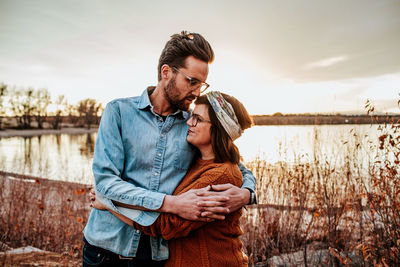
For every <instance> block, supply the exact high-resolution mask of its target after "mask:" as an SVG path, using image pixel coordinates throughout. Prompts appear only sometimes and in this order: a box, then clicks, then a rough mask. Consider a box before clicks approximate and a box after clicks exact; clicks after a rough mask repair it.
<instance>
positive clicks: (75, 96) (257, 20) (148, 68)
mask: <svg viewBox="0 0 400 267" xmlns="http://www.w3.org/2000/svg"><path fill="white" fill-rule="evenodd" d="M181 30H188V31H193V32H198V33H201V34H202V35H203V36H204V37H205V38H206V39H207V40H208V41H209V42H210V44H211V45H212V47H213V49H214V52H215V55H216V57H215V61H214V63H212V64H211V65H210V73H209V76H208V80H207V82H208V83H209V84H210V85H211V89H212V90H220V91H223V92H225V93H228V94H231V95H233V96H235V97H237V98H238V99H239V100H241V101H242V102H243V103H244V104H245V106H246V107H247V109H248V111H249V113H251V114H272V113H275V112H282V113H304V112H310V113H314V112H320V113H337V112H341V113H346V112H357V113H365V111H364V109H363V107H364V103H365V101H366V100H367V99H371V100H372V102H373V103H374V105H375V106H376V109H377V110H378V111H380V112H399V111H400V109H399V108H398V107H397V100H398V99H399V93H400V0H396V1H394V0H393V1H390V0H388V1H386V0H381V1H376V0H357V1H353V0H335V1H327V0H298V1H288V0H279V1H270V0H257V1H233V0H224V1H216V0H214V1H209V0H204V1H173V0H169V1H156V0H154V1H133V0H132V1H105V0H68V1H67V0H59V1H56V0H47V1H44V0H38V1H30V0H25V1H22V0H0V83H1V82H3V83H5V84H8V85H14V86H17V87H28V86H29V87H33V88H36V89H39V88H47V89H48V90H49V91H50V92H51V94H52V97H53V98H55V97H56V96H57V95H60V94H64V95H65V96H66V97H67V99H68V100H69V102H70V103H77V102H78V101H79V100H81V99H84V98H89V97H90V98H95V99H97V100H98V101H100V102H102V103H103V104H106V103H107V102H108V101H110V100H112V99H114V98H120V97H129V96H136V95H140V94H141V93H142V91H143V90H144V89H145V88H146V87H147V86H148V85H155V84H156V83H157V63H158V58H159V56H160V53H161V50H162V48H163V47H164V45H165V42H166V41H168V39H169V37H170V36H171V35H172V34H173V33H177V32H180V31H181Z"/></svg>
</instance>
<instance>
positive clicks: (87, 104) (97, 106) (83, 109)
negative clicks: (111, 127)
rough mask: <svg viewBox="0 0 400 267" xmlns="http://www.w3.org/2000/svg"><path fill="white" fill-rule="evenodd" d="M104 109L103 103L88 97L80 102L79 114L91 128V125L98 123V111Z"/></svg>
mask: <svg viewBox="0 0 400 267" xmlns="http://www.w3.org/2000/svg"><path fill="white" fill-rule="evenodd" d="M101 110H102V107H101V103H97V101H96V100H95V99H92V98H86V99H84V100H81V101H80V102H79V103H78V112H79V116H80V117H81V118H83V119H84V122H85V123H84V124H86V127H87V128H88V129H90V125H91V124H94V123H97V118H98V113H99V112H100V111H101Z"/></svg>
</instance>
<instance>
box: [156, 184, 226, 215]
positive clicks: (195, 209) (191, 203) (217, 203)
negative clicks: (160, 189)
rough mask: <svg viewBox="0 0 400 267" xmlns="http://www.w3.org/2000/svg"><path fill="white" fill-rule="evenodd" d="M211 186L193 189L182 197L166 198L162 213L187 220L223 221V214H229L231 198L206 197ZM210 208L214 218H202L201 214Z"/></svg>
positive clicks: (222, 196) (221, 196)
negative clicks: (227, 205)
mask: <svg viewBox="0 0 400 267" xmlns="http://www.w3.org/2000/svg"><path fill="white" fill-rule="evenodd" d="M210 188H211V187H210V186H207V187H205V188H201V189H191V190H189V191H187V192H185V193H183V194H181V195H177V196H169V195H167V196H165V198H164V203H163V206H162V207H161V210H160V211H162V212H169V213H174V214H176V215H178V216H180V217H182V218H184V219H186V220H191V221H203V222H211V221H213V220H214V219H218V220H223V219H225V216H224V215H223V214H227V213H229V209H228V208H227V207H226V201H228V200H229V197H227V196H226V195H222V194H220V195H218V196H213V197H212V199H211V198H210V197H208V196H206V193H207V192H209V190H210ZM205 208H209V209H212V210H213V211H214V214H213V216H208V217H206V218H205V217H201V213H202V212H203V211H206V210H207V209H205Z"/></svg>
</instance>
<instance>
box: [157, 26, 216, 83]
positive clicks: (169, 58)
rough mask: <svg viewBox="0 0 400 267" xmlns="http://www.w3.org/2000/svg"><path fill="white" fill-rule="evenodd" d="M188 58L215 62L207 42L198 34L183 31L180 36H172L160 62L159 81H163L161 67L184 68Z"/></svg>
mask: <svg viewBox="0 0 400 267" xmlns="http://www.w3.org/2000/svg"><path fill="white" fill-rule="evenodd" d="M188 56H193V57H195V58H197V59H200V60H202V61H204V62H206V63H211V62H212V61H213V60H214V51H213V50H212V48H211V45H210V44H209V43H208V42H207V40H206V39H204V37H203V36H201V35H200V34H198V33H192V32H190V33H189V32H187V31H182V32H181V33H180V34H178V33H177V34H174V35H172V36H171V39H170V40H169V41H168V42H167V43H166V44H165V47H164V49H163V51H162V52H161V56H160V59H159V61H158V81H160V80H161V67H162V66H163V65H164V64H167V65H169V66H170V67H176V68H184V67H185V59H186V58H187V57H188Z"/></svg>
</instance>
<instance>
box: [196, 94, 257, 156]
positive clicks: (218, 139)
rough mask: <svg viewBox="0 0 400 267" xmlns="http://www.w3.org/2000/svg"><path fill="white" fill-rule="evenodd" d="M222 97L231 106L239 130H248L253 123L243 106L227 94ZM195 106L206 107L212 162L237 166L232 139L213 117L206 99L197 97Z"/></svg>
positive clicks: (235, 148)
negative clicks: (213, 157) (202, 105)
mask: <svg viewBox="0 0 400 267" xmlns="http://www.w3.org/2000/svg"><path fill="white" fill-rule="evenodd" d="M222 96H223V97H224V98H225V100H226V101H228V102H229V104H231V105H232V107H233V110H234V111H235V114H236V117H237V119H238V122H239V124H240V128H241V129H242V130H245V129H247V128H250V127H251V125H252V124H253V121H252V119H251V117H250V115H249V113H247V110H246V108H245V107H244V106H243V104H242V103H241V102H240V101H239V100H237V99H236V98H234V97H233V96H230V95H227V94H222ZM195 104H196V105H199V104H204V105H207V106H208V115H209V116H210V120H211V129H210V131H211V146H212V148H213V151H214V154H215V159H214V162H216V163H223V162H227V161H229V162H232V163H234V164H238V163H239V162H240V153H239V149H238V148H237V147H236V145H235V144H234V143H233V141H232V139H231V138H230V137H229V135H228V133H227V132H226V131H225V129H224V127H223V126H222V124H221V122H220V121H219V120H218V118H217V115H215V111H214V109H213V108H212V106H211V104H210V102H209V101H208V99H207V96H206V95H201V96H199V97H198V98H197V99H196V101H195Z"/></svg>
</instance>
